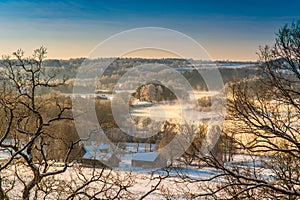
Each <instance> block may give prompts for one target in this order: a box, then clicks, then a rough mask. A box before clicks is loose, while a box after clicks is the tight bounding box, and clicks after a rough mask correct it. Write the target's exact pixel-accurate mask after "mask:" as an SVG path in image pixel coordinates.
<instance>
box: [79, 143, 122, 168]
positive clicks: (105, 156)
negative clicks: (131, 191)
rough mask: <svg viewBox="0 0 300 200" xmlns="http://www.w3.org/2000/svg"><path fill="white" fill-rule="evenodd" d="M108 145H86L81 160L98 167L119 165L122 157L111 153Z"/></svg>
mask: <svg viewBox="0 0 300 200" xmlns="http://www.w3.org/2000/svg"><path fill="white" fill-rule="evenodd" d="M108 146H109V145H108ZM106 147H107V146H106V145H98V146H84V150H85V154H84V155H83V157H82V159H81V162H82V163H83V164H86V165H91V166H97V167H105V166H108V167H118V166H119V163H120V162H121V159H120V158H119V157H118V156H117V155H116V154H114V153H109V152H108V149H107V148H106Z"/></svg>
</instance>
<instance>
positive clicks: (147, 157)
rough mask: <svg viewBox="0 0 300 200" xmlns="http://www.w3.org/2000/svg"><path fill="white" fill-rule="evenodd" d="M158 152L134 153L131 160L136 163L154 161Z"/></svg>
mask: <svg viewBox="0 0 300 200" xmlns="http://www.w3.org/2000/svg"><path fill="white" fill-rule="evenodd" d="M158 155H159V153H158V152H145V153H136V154H135V155H134V156H133V158H132V160H138V161H154V160H155V159H156V158H157V157H158Z"/></svg>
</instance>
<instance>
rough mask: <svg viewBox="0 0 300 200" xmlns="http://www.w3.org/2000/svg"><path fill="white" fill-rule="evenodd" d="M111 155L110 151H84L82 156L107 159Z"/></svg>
mask: <svg viewBox="0 0 300 200" xmlns="http://www.w3.org/2000/svg"><path fill="white" fill-rule="evenodd" d="M112 156H113V154H112V153H93V152H86V153H85V154H84V156H83V158H85V159H92V160H100V161H101V160H102V161H109V159H110V158H111V157H112Z"/></svg>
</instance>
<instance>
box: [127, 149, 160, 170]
mask: <svg viewBox="0 0 300 200" xmlns="http://www.w3.org/2000/svg"><path fill="white" fill-rule="evenodd" d="M131 166H132V167H143V168H156V167H163V166H165V163H164V159H162V158H161V156H160V154H159V152H141V153H136V154H135V155H134V156H133V158H132V160H131Z"/></svg>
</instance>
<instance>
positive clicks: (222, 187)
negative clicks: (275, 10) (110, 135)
mask: <svg viewBox="0 0 300 200" xmlns="http://www.w3.org/2000/svg"><path fill="white" fill-rule="evenodd" d="M259 59H260V61H261V62H260V70H259V73H258V75H257V76H253V77H248V78H247V79H243V80H240V81H237V82H235V83H232V84H230V88H229V89H230V93H229V96H228V118H227V120H226V124H225V126H226V129H224V132H226V134H227V135H230V136H233V137H234V142H235V144H236V147H237V149H236V151H238V152H239V153H240V155H238V156H240V157H241V160H240V161H238V162H235V163H234V162H233V163H224V162H222V161H220V160H219V159H217V158H216V157H214V156H204V157H202V158H201V159H202V160H203V161H204V162H206V163H207V164H208V166H211V167H213V168H215V169H217V170H218V173H216V175H212V176H211V177H210V178H204V179H202V180H196V181H195V180H192V179H189V178H187V177H184V181H186V183H191V182H193V183H194V184H199V188H200V187H201V188H202V190H198V191H189V197H193V198H196V197H198V198H201V197H206V198H211V199H262V198H264V199H299V198H300V171H299V169H298V167H299V165H300V126H299V119H300V100H299V99H300V98H299V96H300V67H299V66H300V23H299V22H298V23H292V24H291V25H290V26H288V25H286V26H284V27H283V28H281V29H280V30H279V32H278V34H277V37H276V43H275V45H274V46H273V47H269V46H265V47H261V48H260V51H259ZM203 182H207V183H208V186H206V187H203V184H202V185H201V184H200V183H203ZM209 183H211V184H209ZM212 183H214V184H212Z"/></svg>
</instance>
